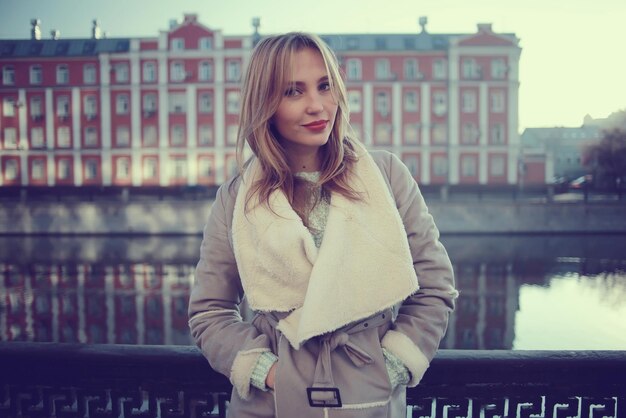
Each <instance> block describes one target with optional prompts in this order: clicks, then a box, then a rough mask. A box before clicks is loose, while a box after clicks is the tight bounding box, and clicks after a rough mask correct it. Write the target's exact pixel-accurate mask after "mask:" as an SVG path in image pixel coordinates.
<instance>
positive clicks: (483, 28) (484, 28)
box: [477, 23, 493, 33]
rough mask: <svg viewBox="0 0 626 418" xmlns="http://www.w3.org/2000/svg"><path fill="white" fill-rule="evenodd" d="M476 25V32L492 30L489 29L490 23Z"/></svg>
mask: <svg viewBox="0 0 626 418" xmlns="http://www.w3.org/2000/svg"><path fill="white" fill-rule="evenodd" d="M477 26H478V32H488V33H490V32H493V30H492V29H491V23H479V24H478V25H477Z"/></svg>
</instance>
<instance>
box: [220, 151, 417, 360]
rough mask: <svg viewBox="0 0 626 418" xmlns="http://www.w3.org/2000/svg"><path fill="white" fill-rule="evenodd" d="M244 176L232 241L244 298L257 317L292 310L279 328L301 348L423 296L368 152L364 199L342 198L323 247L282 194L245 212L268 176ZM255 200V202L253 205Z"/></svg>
mask: <svg viewBox="0 0 626 418" xmlns="http://www.w3.org/2000/svg"><path fill="white" fill-rule="evenodd" d="M260 170H261V169H260V165H259V164H258V161H256V160H254V161H253V162H252V163H251V164H250V165H249V166H248V169H247V170H246V172H245V173H244V176H243V180H242V183H241V185H240V187H239V191H238V194H237V198H236V201H235V207H234V212H233V224H232V237H233V246H234V252H235V257H236V260H237V265H238V268H239V273H240V276H241V281H242V285H243V289H244V292H245V293H246V298H247V300H248V303H249V305H250V307H251V308H252V309H254V310H257V311H266V312H290V313H289V315H287V316H286V317H285V318H284V319H282V320H281V321H280V322H279V325H278V328H279V330H280V331H281V332H282V333H283V334H284V335H285V337H286V338H287V339H288V340H289V341H290V343H291V344H292V346H294V348H296V349H297V348H299V346H300V344H302V343H303V342H304V341H306V340H307V339H309V338H312V337H314V336H316V335H321V334H324V333H326V332H330V331H334V330H336V329H338V328H340V327H342V326H344V325H346V324H348V323H350V322H354V321H357V320H360V319H363V318H366V317H368V316H371V315H373V314H375V313H377V312H380V311H382V310H384V309H387V308H389V307H391V306H393V305H395V304H396V303H398V302H401V301H402V300H404V299H405V298H407V297H408V296H410V295H411V294H413V293H414V292H416V291H417V289H418V284H417V277H416V274H415V270H414V268H413V262H412V258H411V253H410V250H409V245H408V241H407V237H406V232H405V230H404V226H403V224H402V219H401V218H400V215H399V213H398V210H397V208H396V205H395V202H394V201H393V198H392V196H391V193H390V191H389V187H388V186H387V184H386V183H385V181H384V178H383V176H382V173H381V171H380V169H379V168H378V166H377V165H376V163H375V162H374V160H373V159H372V157H371V156H370V155H369V154H368V153H367V151H365V150H364V149H363V150H361V153H360V156H359V159H358V161H357V162H356V167H355V171H354V172H355V173H356V176H354V177H355V178H354V179H353V181H352V184H351V185H352V187H353V188H354V189H355V190H358V191H360V192H362V196H363V200H362V201H359V202H353V201H350V200H349V199H346V198H345V197H343V196H341V195H339V194H337V193H334V194H332V196H331V202H330V210H329V214H328V221H327V224H326V230H325V232H324V239H323V241H322V245H321V246H320V248H319V249H318V248H317V247H316V246H315V244H314V242H313V238H312V237H311V234H310V233H309V231H308V229H307V228H306V227H305V226H304V224H303V223H302V220H301V219H300V218H299V216H298V215H297V214H296V213H295V211H294V210H293V209H292V208H291V206H290V205H289V202H288V200H287V198H286V196H285V195H284V193H282V192H281V191H276V192H274V193H273V194H272V195H271V196H270V205H271V208H272V210H270V209H269V208H267V207H266V206H265V205H257V206H254V207H252V208H250V207H249V208H248V212H247V213H244V206H245V201H246V195H247V193H248V190H249V187H250V185H251V184H253V183H254V181H255V179H257V178H258V176H259V175H260V173H261V171H260ZM252 201H254V199H253V200H252Z"/></svg>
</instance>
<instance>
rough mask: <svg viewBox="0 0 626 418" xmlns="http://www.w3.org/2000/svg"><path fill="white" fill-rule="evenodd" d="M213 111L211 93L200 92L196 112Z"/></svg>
mask: <svg viewBox="0 0 626 418" xmlns="http://www.w3.org/2000/svg"><path fill="white" fill-rule="evenodd" d="M212 111H213V96H212V95H211V93H200V97H198V112H200V113H211V112H212Z"/></svg>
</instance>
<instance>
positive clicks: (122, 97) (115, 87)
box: [0, 15, 521, 186]
mask: <svg viewBox="0 0 626 418" xmlns="http://www.w3.org/2000/svg"><path fill="white" fill-rule="evenodd" d="M420 24H421V25H422V29H421V32H419V33H412V34H368V35H359V34H354V35H350V34H348V35H337V34H329V35H323V36H322V37H323V38H324V39H325V40H326V41H327V42H328V43H329V45H330V46H331V47H332V48H333V49H334V50H335V52H336V54H337V56H338V57H339V59H340V62H341V65H342V68H343V70H344V72H345V75H346V83H347V87H348V94H349V99H350V106H351V110H352V122H353V124H354V127H355V130H356V131H357V132H358V133H359V135H360V136H361V138H362V140H363V142H364V143H365V144H366V145H367V146H368V147H370V148H377V149H378V148H382V149H388V150H390V151H392V152H394V153H396V154H397V155H399V156H401V158H402V159H403V160H404V161H405V163H406V164H407V165H408V166H409V168H410V169H411V171H412V172H413V174H414V176H415V177H416V178H417V179H418V180H419V181H420V182H421V183H422V184H515V183H516V182H517V177H518V165H519V164H518V147H519V136H518V122H517V114H518V86H519V79H518V63H519V56H520V52H521V49H520V47H519V45H518V39H517V38H516V37H515V36H514V35H512V34H498V33H494V32H493V31H492V29H491V26H490V25H484V24H481V25H478V30H477V32H476V33H473V34H460V35H459V34H431V33H429V32H428V31H427V30H426V19H420ZM38 25H39V22H37V21H33V39H26V40H0V67H1V70H2V79H1V80H0V81H1V83H0V101H1V102H2V106H1V108H0V139H1V140H0V152H1V157H0V186H12V185H17V186H30V185H33V186H34V185H38V186H42V185H43V186H56V185H75V186H83V185H98V186H179V185H191V186H193V185H213V184H221V183H222V182H224V180H225V179H226V178H228V177H229V176H230V175H232V174H233V173H234V172H235V170H236V162H235V159H234V153H235V142H236V135H237V118H238V109H239V95H240V90H239V83H240V80H241V75H242V71H243V68H244V67H245V65H246V61H247V59H248V57H249V55H250V52H251V49H252V47H253V44H254V40H256V39H258V37H259V34H258V33H257V32H255V33H254V34H252V35H245V36H225V35H223V34H222V32H221V30H213V29H210V28H208V27H206V26H204V25H202V24H200V23H199V22H198V21H197V17H196V15H186V16H185V18H184V20H183V22H182V23H180V24H179V25H175V26H173V27H172V28H170V30H168V31H164V32H161V33H160V34H159V36H158V37H155V38H122V39H99V38H98V33H99V30H98V28H97V27H94V31H93V34H94V36H93V37H92V38H91V39H68V40H63V39H48V40H41V39H37V37H38V35H37V34H38V33H40V32H41V31H40V29H39V27H38ZM257 29H258V28H257Z"/></svg>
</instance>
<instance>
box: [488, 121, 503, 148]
mask: <svg viewBox="0 0 626 418" xmlns="http://www.w3.org/2000/svg"><path fill="white" fill-rule="evenodd" d="M490 140H491V141H490V142H491V144H492V145H502V144H504V125H503V124H501V123H496V124H493V125H492V126H491V135H490Z"/></svg>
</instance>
